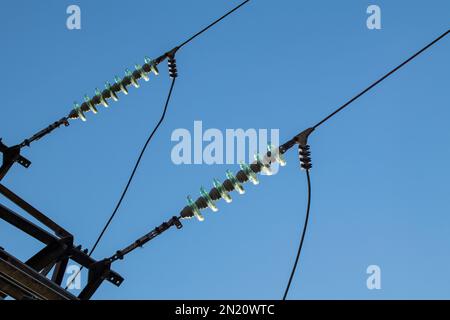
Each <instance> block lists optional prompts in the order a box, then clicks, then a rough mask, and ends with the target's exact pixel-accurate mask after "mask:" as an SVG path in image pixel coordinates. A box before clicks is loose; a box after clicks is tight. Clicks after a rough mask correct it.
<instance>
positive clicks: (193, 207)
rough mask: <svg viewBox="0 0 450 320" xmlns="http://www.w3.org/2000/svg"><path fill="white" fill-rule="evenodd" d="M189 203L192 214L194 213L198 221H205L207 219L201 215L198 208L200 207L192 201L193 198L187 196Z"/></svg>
mask: <svg viewBox="0 0 450 320" xmlns="http://www.w3.org/2000/svg"><path fill="white" fill-rule="evenodd" d="M187 202H188V205H189V207H191V209H192V212H193V213H194V215H195V217H196V218H197V219H198V221H203V220H205V218H204V217H203V216H202V214H201V213H200V209H199V208H198V206H197V205H196V204H195V202H194V201H193V200H192V198H191V197H190V196H187Z"/></svg>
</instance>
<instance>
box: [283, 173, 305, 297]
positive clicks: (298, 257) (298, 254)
mask: <svg viewBox="0 0 450 320" xmlns="http://www.w3.org/2000/svg"><path fill="white" fill-rule="evenodd" d="M306 180H307V185H308V200H307V204H306V216H305V222H304V224H303V231H302V235H301V237H300V244H299V246H298V251H297V256H296V258H295V262H294V266H293V267H292V272H291V275H290V277H289V281H288V284H287V286H286V290H285V291H284V295H283V300H286V298H287V295H288V293H289V289H290V288H291V283H292V279H293V278H294V275H295V271H296V270H297V264H298V261H299V259H300V255H301V252H302V248H303V241H304V240H305V235H306V229H307V228H308V221H309V211H310V208H311V177H310V174H309V169H308V170H306Z"/></svg>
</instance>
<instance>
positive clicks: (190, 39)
mask: <svg viewBox="0 0 450 320" xmlns="http://www.w3.org/2000/svg"><path fill="white" fill-rule="evenodd" d="M249 1H250V0H246V1H244V2H242V3H241V4H240V5H238V6H237V7H235V8H234V9H232V10H230V11H228V12H227V13H225V14H224V15H223V16H221V17H220V18H219V19H217V20H216V21H214V22H213V23H211V24H209V25H208V26H207V27H205V28H203V29H202V30H200V31H199V32H197V33H196V34H194V35H193V36H192V37H190V38H189V39H187V40H186V41H184V42H183V43H182V44H180V45H179V46H178V48H181V47H183V46H185V45H186V44H188V43H189V42H191V41H192V40H194V39H195V38H197V37H198V36H199V35H201V34H202V33H203V32H205V31H207V30H208V29H209V28H211V27H212V26H214V25H215V24H216V23H219V22H220V21H222V20H223V19H225V18H226V17H228V16H229V15H230V14H232V13H233V12H235V11H236V10H238V9H239V8H240V7H242V6H243V5H245V4H246V3H247V2H249Z"/></svg>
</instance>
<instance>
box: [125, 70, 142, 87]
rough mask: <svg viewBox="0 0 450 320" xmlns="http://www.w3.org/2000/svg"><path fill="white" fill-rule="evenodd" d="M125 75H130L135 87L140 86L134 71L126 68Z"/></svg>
mask: <svg viewBox="0 0 450 320" xmlns="http://www.w3.org/2000/svg"><path fill="white" fill-rule="evenodd" d="M125 75H126V76H127V77H130V81H131V84H132V85H133V86H134V87H135V88H139V83H138V82H137V80H136V79H135V78H134V77H133V73H132V72H131V71H130V70H128V69H126V70H125Z"/></svg>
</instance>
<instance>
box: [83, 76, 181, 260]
mask: <svg viewBox="0 0 450 320" xmlns="http://www.w3.org/2000/svg"><path fill="white" fill-rule="evenodd" d="M175 80H176V78H173V79H172V84H171V85H170V89H169V94H168V95H167V99H166V104H165V106H164V111H163V113H162V115H161V118H160V119H159V121H158V124H157V125H156V127H155V128H154V129H153V131H152V133H151V134H150V136H149V137H148V139H147V141H146V142H145V144H144V147H143V148H142V150H141V153H140V154H139V157H138V159H137V161H136V164H135V165H134V168H133V171H132V172H131V175H130V178H129V179H128V182H127V184H126V186H125V189H124V190H123V192H122V195H121V196H120V199H119V201H118V202H117V205H116V207H115V208H114V211H113V213H112V214H111V217H110V218H109V219H108V222H107V223H106V224H105V226H104V227H103V230H102V232H101V233H100V235H99V236H98V238H97V240H96V241H95V244H94V246H93V247H92V249H91V252H90V253H89V256H90V255H91V254H92V253H93V252H94V250H95V249H96V248H97V245H98V243H99V242H100V240H101V239H102V237H103V235H104V233H105V231H106V229H108V227H109V225H110V224H111V221H112V219H114V217H115V215H116V213H117V210H119V207H120V205H121V203H122V200H123V199H124V198H125V195H126V193H127V191H128V188H129V187H130V184H131V181H132V180H133V178H134V175H135V173H136V170H137V168H138V166H139V163H140V162H141V159H142V156H143V155H144V153H145V150H146V149H147V146H148V144H149V143H150V141H151V140H152V138H153V136H154V134H155V133H156V131H157V130H158V128H159V126H160V125H161V123H162V122H163V120H164V118H165V116H166V112H167V107H168V106H169V101H170V97H171V95H172V91H173V87H174V85H175Z"/></svg>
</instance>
